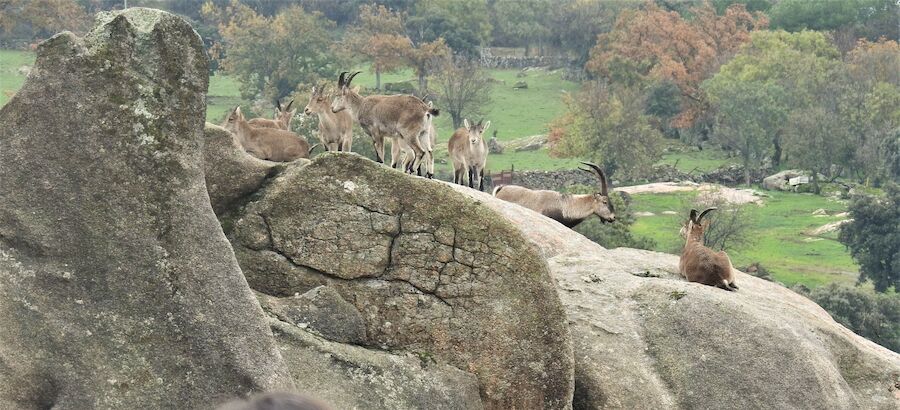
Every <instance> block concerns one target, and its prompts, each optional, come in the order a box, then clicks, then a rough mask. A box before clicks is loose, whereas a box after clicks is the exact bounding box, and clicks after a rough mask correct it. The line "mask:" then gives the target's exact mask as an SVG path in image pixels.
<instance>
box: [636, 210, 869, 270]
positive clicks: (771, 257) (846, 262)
mask: <svg viewBox="0 0 900 410" xmlns="http://www.w3.org/2000/svg"><path fill="white" fill-rule="evenodd" d="M767 193H768V194H769V195H770V196H769V197H767V198H765V201H764V202H765V204H764V205H763V206H757V205H753V204H750V205H747V207H748V209H749V212H748V214H749V217H750V218H752V221H753V225H754V227H755V228H754V229H753V230H752V232H751V237H753V238H754V240H753V242H752V243H751V244H750V245H748V246H746V247H745V248H744V249H738V250H733V251H729V252H728V253H729V255H730V256H731V257H732V260H733V262H734V264H735V266H739V267H743V266H746V265H749V264H751V263H753V262H760V263H761V264H762V265H763V266H764V267H765V268H766V269H768V270H769V271H770V272H771V273H772V276H773V277H774V278H775V280H778V281H779V282H782V283H784V284H786V285H788V286H791V285H793V284H797V283H801V284H804V285H806V286H809V287H815V286H819V285H823V284H827V283H831V282H843V283H854V282H855V280H856V278H857V276H858V274H859V267H858V266H857V265H856V264H855V263H854V261H853V259H851V257H850V253H849V252H848V251H847V249H846V248H845V247H844V245H842V244H840V243H839V242H838V241H837V235H836V234H835V233H834V232H832V233H829V234H824V235H821V236H815V237H813V236H809V235H807V234H805V232H808V231H810V230H812V229H815V228H817V227H820V226H822V225H825V224H827V223H829V222H834V221H837V220H839V219H841V218H838V217H834V216H823V217H819V216H814V215H813V214H812V213H813V211H815V210H817V209H824V210H826V211H827V212H828V213H829V214H834V213H838V212H843V211H846V208H847V207H846V204H843V203H841V202H837V201H833V200H830V199H827V198H824V197H821V196H815V195H810V194H794V193H783V192H767ZM695 195H696V193H693V192H679V193H669V194H638V195H634V196H633V199H634V202H633V209H634V211H636V212H640V211H644V212H653V213H654V214H656V215H655V216H646V217H640V218H638V219H637V222H636V223H635V224H634V226H633V232H634V233H635V234H636V235H638V236H646V237H650V238H653V239H654V240H655V241H656V242H657V248H656V250H658V251H662V252H670V253H677V252H678V251H679V250H680V248H681V246H682V244H683V239H681V237H680V236H679V234H678V231H679V227H680V223H681V220H682V219H683V218H684V216H683V215H661V212H663V211H676V212H679V211H680V210H681V208H682V207H683V206H684V205H683V204H684V203H686V202H687V201H688V200H690V199H691V198H692V197H693V196H695Z"/></svg>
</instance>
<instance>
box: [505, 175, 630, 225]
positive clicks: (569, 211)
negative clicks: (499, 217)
mask: <svg viewBox="0 0 900 410" xmlns="http://www.w3.org/2000/svg"><path fill="white" fill-rule="evenodd" d="M582 164H584V165H587V166H588V167H590V168H591V169H585V168H579V169H580V170H582V171H585V172H590V173H592V174H595V175H596V176H597V178H598V179H599V180H600V192H597V193H593V194H581V195H571V194H561V193H559V192H556V191H544V190H540V191H538V190H531V189H528V188H524V187H521V186H518V185H502V186H498V187H496V188H494V193H493V194H494V196H495V197H497V198H500V199H502V200H504V201H509V202H512V203H515V204H518V205H521V206H524V207H526V208H528V209H531V210H533V211H536V212H538V213H540V214H541V215H544V216H546V217H548V218H551V219H554V220H556V221H557V222H559V223H561V224H563V225H565V226H567V227H569V228H573V227H575V226H576V225H578V224H580V223H581V222H582V221H584V220H585V219H587V218H588V217H589V216H591V215H597V216H598V217H599V218H600V220H601V221H603V222H615V220H616V214H615V209H614V208H613V204H612V202H610V200H609V195H608V192H609V183H608V182H607V180H606V175H604V174H603V170H601V169H600V167H598V166H597V165H595V164H591V163H589V162H582Z"/></svg>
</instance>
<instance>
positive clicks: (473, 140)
mask: <svg viewBox="0 0 900 410" xmlns="http://www.w3.org/2000/svg"><path fill="white" fill-rule="evenodd" d="M463 126H465V127H466V130H467V131H469V144H470V145H473V146H479V145H481V143H482V141H483V135H484V131H485V130H486V129H488V127H490V126H491V122H490V121H488V122H485V123H483V124H482V121H478V123H477V124H470V123H469V120H468V119H463Z"/></svg>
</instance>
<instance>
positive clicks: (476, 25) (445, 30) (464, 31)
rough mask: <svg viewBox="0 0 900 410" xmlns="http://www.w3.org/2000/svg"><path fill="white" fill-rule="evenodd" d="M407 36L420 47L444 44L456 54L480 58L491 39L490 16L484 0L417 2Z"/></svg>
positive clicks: (431, 0)
mask: <svg viewBox="0 0 900 410" xmlns="http://www.w3.org/2000/svg"><path fill="white" fill-rule="evenodd" d="M406 27H407V34H409V37H410V39H411V40H412V41H413V43H414V44H417V45H419V46H420V47H421V46H423V45H425V44H429V43H430V44H434V43H435V42H436V41H438V40H440V39H443V41H442V43H443V44H445V45H446V46H448V47H450V49H452V50H453V52H454V54H464V55H466V56H467V57H475V56H477V55H478V47H479V46H481V45H483V44H487V42H488V41H489V40H490V38H491V29H492V25H491V15H490V13H489V11H488V8H487V2H485V1H484V0H422V1H418V2H416V3H415V7H414V8H413V12H412V14H411V15H410V17H409V19H408V21H407V24H406Z"/></svg>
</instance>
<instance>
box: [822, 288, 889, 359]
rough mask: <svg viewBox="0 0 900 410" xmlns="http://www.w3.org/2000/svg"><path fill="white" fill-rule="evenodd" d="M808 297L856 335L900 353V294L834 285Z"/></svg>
mask: <svg viewBox="0 0 900 410" xmlns="http://www.w3.org/2000/svg"><path fill="white" fill-rule="evenodd" d="M807 296H808V297H809V298H810V299H812V300H813V301H814V302H816V303H817V304H818V305H819V306H821V307H822V308H823V309H825V310H826V311H827V312H828V313H829V314H830V315H831V317H833V318H834V320H835V321H836V322H838V323H840V324H842V325H844V326H846V327H847V328H848V329H850V330H852V331H853V332H854V333H856V334H858V335H860V336H862V337H865V338H867V339H869V340H871V341H873V342H875V343H878V344H880V345H882V346H884V347H886V348H888V349H891V350H893V351H895V352H898V353H900V295H897V294H878V293H875V292H872V291H871V290H866V289H862V288H860V287H852V286H847V285H840V284H837V283H830V284H828V285H825V286H819V287H817V288H815V289H813V290H812V291H811V292H809V293H808V294H807Z"/></svg>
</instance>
